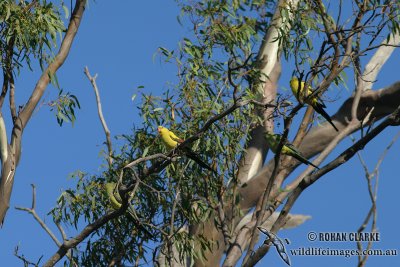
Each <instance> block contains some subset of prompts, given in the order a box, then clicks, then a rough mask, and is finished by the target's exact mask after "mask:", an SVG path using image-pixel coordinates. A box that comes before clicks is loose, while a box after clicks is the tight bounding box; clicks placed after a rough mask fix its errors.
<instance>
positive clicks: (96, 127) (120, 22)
mask: <svg viewBox="0 0 400 267" xmlns="http://www.w3.org/2000/svg"><path fill="white" fill-rule="evenodd" d="M179 12H180V10H179V9H178V8H177V5H176V3H175V2H174V1H165V0H158V1H126V0H125V1H118V2H113V4H111V2H110V1H96V2H93V1H89V8H88V9H87V11H86V13H85V15H84V19H83V21H82V25H81V27H80V29H79V32H78V36H77V38H76V40H75V42H74V44H73V47H72V51H71V54H70V56H69V57H68V59H67V61H66V62H65V64H64V66H63V67H62V68H61V70H60V72H59V73H58V79H59V83H60V85H61V87H62V88H63V89H64V90H65V91H70V92H71V93H73V94H75V95H76V96H77V97H78V98H79V101H80V104H81V107H82V109H81V110H78V111H77V121H76V122H75V125H74V126H73V127H72V126H71V124H65V125H64V126H63V127H61V128H60V127H59V126H58V124H57V123H56V120H55V117H54V115H53V114H52V113H51V112H50V110H49V108H48V107H47V106H46V105H45V104H43V105H42V106H41V107H40V108H39V109H38V110H37V111H36V112H35V113H34V115H33V117H32V119H31V121H30V122H29V125H28V126H27V128H26V130H25V132H24V138H23V151H22V158H21V161H20V164H19V168H18V169H17V173H16V177H15V183H14V191H13V195H12V199H11V208H10V210H9V212H8V214H7V217H6V221H5V225H4V227H3V229H1V230H0V247H1V259H2V264H3V265H4V266H20V265H22V262H21V261H20V260H18V259H17V258H16V257H15V256H13V252H14V248H15V247H16V246H17V245H19V247H20V253H23V254H24V255H25V256H26V257H27V258H28V259H31V260H32V261H35V260H36V259H38V258H39V257H40V256H42V255H43V256H44V257H43V260H44V261H46V260H47V259H48V258H49V257H50V256H51V255H52V254H53V253H54V252H55V251H56V246H55V244H54V243H53V241H52V240H51V239H50V237H49V236H48V235H47V234H46V233H45V232H44V231H43V230H42V229H41V228H40V226H39V225H38V224H37V223H36V222H35V221H34V220H33V219H32V216H31V215H28V214H27V213H25V212H21V211H17V210H15V209H14V207H15V206H25V207H29V206H30V205H31V187H30V184H32V183H33V184H35V185H36V186H37V204H36V205H37V207H36V209H37V212H38V214H39V215H40V217H41V218H43V219H44V220H45V221H46V222H47V223H48V225H49V226H50V227H51V229H52V230H53V231H54V232H55V233H56V234H57V235H58V236H59V232H58V231H57V229H56V227H55V226H54V225H53V224H52V220H51V218H50V217H49V216H46V214H47V212H48V211H49V210H50V209H51V208H52V207H54V205H55V203H56V202H55V201H56V199H57V197H58V196H59V195H60V193H61V191H62V190H63V189H66V188H68V187H70V186H72V185H73V184H74V181H73V180H71V179H69V178H68V177H69V174H71V173H72V172H74V171H76V170H82V171H84V172H88V173H96V172H97V171H98V170H99V166H100V164H101V163H103V161H102V158H101V156H100V151H101V150H102V149H103V148H104V146H103V142H104V134H103V131H102V128H101V125H100V122H99V120H98V117H97V109H96V103H95V99H94V93H93V89H92V88H91V86H90V83H89V81H88V80H87V78H86V76H85V75H84V74H83V68H84V67H85V66H88V67H89V70H90V71H91V73H92V75H94V74H95V73H98V79H97V83H98V86H99V89H100V93H101V98H102V104H103V112H104V115H105V118H106V120H107V123H108V126H109V128H110V130H111V133H112V135H119V134H124V133H129V132H130V131H131V130H132V126H133V124H134V123H135V124H139V123H141V122H140V119H139V117H138V114H137V109H136V106H137V104H138V99H136V100H135V101H133V102H132V100H131V97H132V95H133V94H135V93H136V88H137V87H138V86H140V85H143V86H145V88H144V89H142V91H144V92H148V93H153V94H161V93H162V92H163V90H164V89H166V88H167V86H168V81H175V79H176V70H175V68H174V67H173V66H172V65H168V64H164V63H163V62H162V60H161V59H160V58H159V57H156V58H155V60H153V56H154V54H155V53H156V51H157V48H158V47H159V46H163V47H166V48H170V49H174V48H176V47H177V44H178V42H179V40H181V39H182V38H183V37H184V36H189V35H190V30H189V29H190V27H189V26H181V25H179V24H178V22H177V20H176V17H177V16H178V15H179ZM398 61H399V51H396V52H394V54H393V55H392V58H391V60H390V61H389V62H388V63H387V65H386V66H385V67H384V68H383V70H382V73H381V76H379V80H378V82H377V83H376V87H375V88H374V89H378V88H380V87H381V86H386V85H389V84H391V83H393V82H395V81H396V80H395V79H396V78H394V77H395V76H394V74H395V73H396V72H395V71H396V68H395V66H396V65H395V64H396V62H398ZM282 69H283V73H282V77H281V80H280V84H279V86H280V89H283V88H287V87H288V85H287V83H286V82H285V81H288V79H289V77H290V75H291V72H292V69H293V68H291V67H290V66H284V67H283V68H282ZM39 76H40V72H39V71H38V69H36V71H35V72H33V73H32V72H22V74H21V76H20V78H19V79H18V81H17V90H18V95H17V97H19V99H17V101H18V102H17V105H18V104H22V103H24V102H25V100H26V98H27V96H28V94H27V92H29V91H31V90H32V89H33V87H34V85H35V83H36V81H37V79H38V78H39ZM348 87H349V88H350V89H351V88H353V84H352V81H351V80H350V79H349V84H348ZM281 92H283V93H285V91H283V90H282V91H281ZM57 93H58V91H57V89H55V88H54V87H52V86H49V87H48V89H47V91H46V93H45V98H44V100H45V101H50V100H52V99H53V98H54V97H55V96H56V95H57ZM341 93H342V95H340V97H339V99H338V100H337V102H336V103H335V104H333V105H334V106H333V107H332V108H331V109H329V111H330V113H332V112H334V111H335V108H337V106H339V105H340V104H341V103H342V102H343V101H344V100H345V99H346V98H347V97H348V96H349V94H350V93H349V92H347V91H346V90H341ZM6 115H8V114H7V113H6ZM398 130H399V129H398V128H393V127H392V128H388V129H387V130H385V131H384V132H383V134H381V135H380V136H378V137H377V138H376V139H375V140H374V141H373V142H372V143H370V144H368V146H367V147H366V148H365V149H364V150H363V151H362V153H363V156H364V159H365V160H366V161H367V163H368V165H369V166H371V169H372V167H373V166H375V164H376V162H377V160H378V158H379V156H380V154H381V153H382V151H383V148H384V147H385V146H386V145H387V144H388V143H389V142H390V140H391V138H392V137H393V136H394V135H395V134H396V133H397V131H398ZM354 136H355V137H357V138H358V137H359V133H356V134H354ZM348 145H350V141H349V140H348V139H347V140H345V141H344V142H343V143H342V144H340V145H339V146H338V148H337V150H335V152H334V153H333V156H335V155H338V154H340V152H342V151H343V150H344V149H345V148H346V147H347V146H348ZM399 146H400V145H399V144H398V143H396V144H395V145H394V146H393V147H392V149H391V150H390V151H389V153H388V154H387V156H386V158H385V160H384V162H383V164H382V166H381V168H380V173H379V174H380V177H379V179H380V181H379V192H378V202H377V204H378V230H379V232H380V234H381V241H380V242H379V243H375V244H374V246H373V248H383V249H399V248H400V246H399V242H398V240H399V239H400V232H399V231H398V229H397V225H398V221H397V218H398V216H396V215H395V214H397V213H398V207H397V205H396V204H395V203H394V201H393V199H394V197H393V196H396V195H397V194H398V192H397V190H396V189H397V188H398V187H399V186H400V181H399V179H398V173H397V172H396V170H397V168H396V167H397V164H398V151H399V148H400V147H399ZM333 156H332V158H333ZM396 156H397V157H396ZM369 207H370V202H369V197H368V193H367V187H366V182H365V178H364V172H363V170H362V167H361V165H360V163H359V161H358V159H357V158H353V159H352V160H351V161H350V162H348V163H347V164H345V165H344V166H341V167H340V168H338V169H336V170H334V171H333V172H331V173H329V174H328V175H326V176H324V177H323V178H321V180H320V181H318V182H317V183H315V184H314V185H313V186H312V187H311V188H309V189H307V190H306V191H305V192H304V193H303V195H302V196H301V197H300V198H299V200H298V202H297V203H296V204H295V206H294V208H293V210H292V211H293V213H301V214H307V215H311V216H312V219H311V220H309V221H307V222H306V223H305V224H304V225H302V226H300V227H299V228H297V229H293V230H283V231H281V232H280V233H279V236H280V237H283V238H288V239H290V241H291V244H290V245H288V246H287V248H288V249H291V248H298V247H311V246H317V247H318V246H319V247H324V248H328V247H329V248H338V249H355V248H356V244H355V243H351V242H347V243H337V242H329V243H319V242H309V241H307V233H308V232H310V231H315V232H355V231H357V229H358V227H359V226H360V224H361V223H362V221H363V220H364V217H365V215H366V213H367V211H368V209H369ZM66 231H67V233H68V235H73V234H74V229H72V228H71V229H66ZM356 260H357V259H356V258H355V257H352V258H343V257H340V256H335V257H334V256H329V257H328V256H325V257H316V256H314V257H311V256H303V257H300V256H297V257H295V256H291V261H292V266H305V265H307V266H321V264H325V265H326V264H327V263H328V265H327V266H355V265H356ZM368 261H369V262H368V263H367V266H376V265H377V264H378V263H379V264H382V265H385V266H396V265H398V264H399V263H400V256H397V257H370V259H369V260H368ZM42 262H43V261H42ZM262 262H264V263H272V264H271V265H273V266H285V263H284V262H283V261H281V259H280V258H279V257H278V256H277V255H276V253H275V251H274V250H273V251H271V253H269V254H268V255H267V256H266V257H265V258H264V259H263V261H262ZM260 266H261V264H260Z"/></svg>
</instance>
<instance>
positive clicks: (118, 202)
mask: <svg viewBox="0 0 400 267" xmlns="http://www.w3.org/2000/svg"><path fill="white" fill-rule="evenodd" d="M104 186H105V189H106V192H107V196H108V198H109V199H110V203H111V207H112V208H113V209H114V210H118V209H119V208H121V206H122V199H121V196H120V194H119V192H118V188H117V184H116V183H113V182H111V183H106V184H105V185H104ZM127 211H128V214H129V217H130V219H131V220H132V221H133V223H134V224H135V225H136V227H137V228H138V229H139V230H141V231H142V233H143V234H146V235H147V236H148V237H150V238H153V235H152V234H151V233H150V232H149V231H148V230H147V229H146V228H145V227H143V225H142V224H141V222H140V220H139V218H138V217H137V215H136V213H135V211H134V209H133V208H132V207H131V206H129V207H128V209H127Z"/></svg>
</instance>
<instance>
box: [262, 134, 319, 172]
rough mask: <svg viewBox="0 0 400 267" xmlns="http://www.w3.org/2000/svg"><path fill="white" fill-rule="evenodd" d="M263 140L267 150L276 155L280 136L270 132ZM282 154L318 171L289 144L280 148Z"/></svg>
mask: <svg viewBox="0 0 400 267" xmlns="http://www.w3.org/2000/svg"><path fill="white" fill-rule="evenodd" d="M265 139H266V140H267V143H268V146H269V148H270V149H271V150H272V152H274V153H276V151H277V150H278V145H279V143H280V141H281V136H280V135H278V134H273V133H270V132H267V133H266V134H265ZM281 151H282V154H285V155H289V156H292V157H293V158H295V159H297V160H298V161H301V162H302V163H304V164H307V165H311V166H313V167H314V168H317V169H319V168H318V167H317V166H315V165H314V164H312V163H311V162H310V161H308V160H307V159H306V158H305V157H304V156H303V155H302V154H301V153H300V152H299V151H297V150H296V148H295V147H294V146H293V145H292V144H290V143H287V144H284V145H283V147H282V150H281Z"/></svg>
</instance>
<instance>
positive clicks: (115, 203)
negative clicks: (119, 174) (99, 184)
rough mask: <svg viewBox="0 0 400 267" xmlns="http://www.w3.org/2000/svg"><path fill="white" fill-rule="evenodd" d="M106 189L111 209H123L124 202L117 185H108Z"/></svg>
mask: <svg viewBox="0 0 400 267" xmlns="http://www.w3.org/2000/svg"><path fill="white" fill-rule="evenodd" d="M105 188H106V192H107V196H108V198H109V199H110V203H111V207H112V208H113V209H114V210H117V209H119V208H121V206H122V204H121V202H122V200H121V196H120V195H119V193H118V189H117V188H116V184H115V183H106V184H105ZM114 190H115V192H114ZM117 198H118V199H117Z"/></svg>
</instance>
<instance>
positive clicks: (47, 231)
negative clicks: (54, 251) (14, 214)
mask: <svg viewBox="0 0 400 267" xmlns="http://www.w3.org/2000/svg"><path fill="white" fill-rule="evenodd" d="M31 186H32V206H31V208H25V207H18V206H17V207H15V209H16V210H21V211H26V212H28V213H29V214H31V215H32V216H33V218H34V219H35V220H36V221H37V222H38V223H39V225H40V226H41V227H42V228H43V230H44V231H45V232H46V233H47V234H48V235H49V236H50V238H51V239H53V241H54V243H56V245H57V247H60V246H61V245H62V244H61V242H60V241H59V240H58V239H57V237H56V236H55V235H54V233H53V232H52V231H51V230H50V228H49V227H48V226H47V225H46V223H45V222H44V221H43V220H42V219H41V218H40V217H39V215H38V214H37V213H36V210H35V208H36V186H35V185H34V184H31ZM57 227H59V229H61V230H62V228H61V226H60V225H59V224H57ZM61 230H60V231H61ZM61 233H62V235H63V239H64V236H65V233H64V230H62V231H61ZM64 240H65V239H64ZM67 257H68V258H69V260H70V261H71V263H73V264H74V266H77V265H76V263H75V262H74V259H73V258H72V256H71V254H70V253H67Z"/></svg>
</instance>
